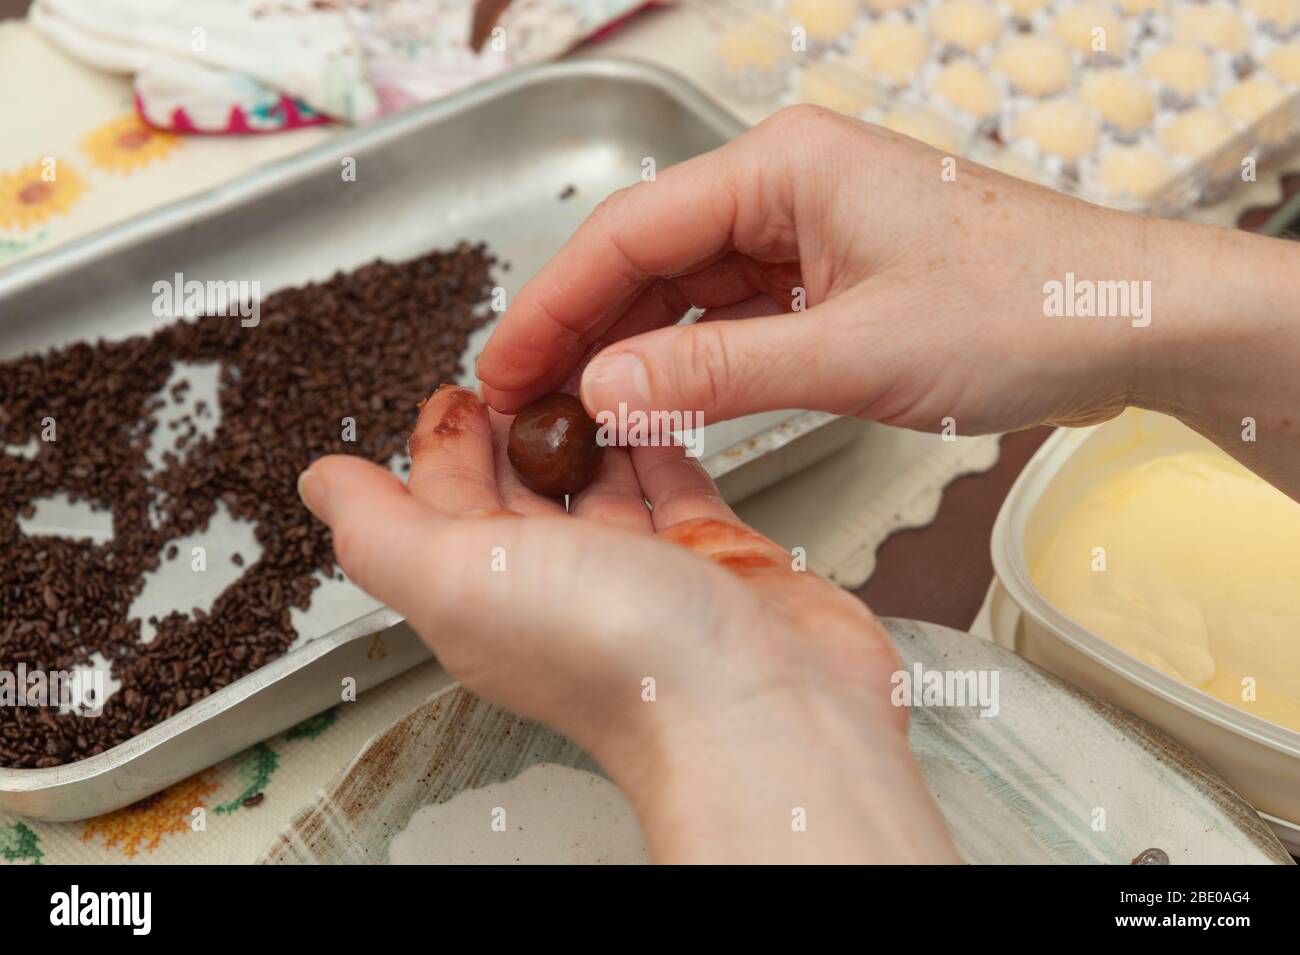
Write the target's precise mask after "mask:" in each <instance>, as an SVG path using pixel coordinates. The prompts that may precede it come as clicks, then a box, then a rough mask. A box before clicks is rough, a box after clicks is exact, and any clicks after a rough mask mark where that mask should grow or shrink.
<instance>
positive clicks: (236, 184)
mask: <svg viewBox="0 0 1300 955" xmlns="http://www.w3.org/2000/svg"><path fill="white" fill-rule="evenodd" d="M572 79H593V80H609V79H613V80H619V81H631V82H634V83H637V84H638V85H640V86H644V87H651V88H653V89H657V90H659V91H661V92H662V93H664V94H665V95H667V96H668V97H669V98H671V99H672V100H674V101H675V102H677V103H678V104H679V105H680V106H681V107H682V108H683V109H684V110H685V111H687V112H689V113H691V114H693V115H695V116H697V117H698V118H699V119H700V120H701V121H702V122H703V123H704V124H706V125H708V126H709V127H710V128H713V129H716V130H717V132H718V133H719V136H720V137H721V138H723V139H724V141H726V140H729V139H733V138H735V137H736V136H738V135H740V134H741V133H743V132H744V131H745V130H746V129H747V128H748V126H747V125H746V124H745V123H744V122H742V121H741V120H740V119H739V118H737V117H736V116H735V115H734V114H732V113H731V112H730V111H728V110H726V109H725V108H724V107H723V106H721V105H720V104H719V103H717V102H716V101H715V100H714V99H712V98H711V97H709V96H708V95H707V94H706V93H704V92H703V91H702V90H700V89H699V88H698V87H696V86H694V85H693V84H691V83H690V82H689V81H688V80H687V79H686V78H685V77H683V76H681V75H680V74H677V73H674V72H671V71H669V70H666V69H664V68H662V67H659V66H657V65H655V64H652V63H647V62H645V61H642V60H637V59H632V58H620V57H607V58H590V59H586V58H584V59H575V60H564V61H560V62H555V63H543V64H538V65H534V66H529V67H522V68H520V69H517V70H512V71H510V72H509V73H506V74H504V75H502V76H500V77H497V78H495V79H492V80H488V81H486V82H484V83H481V84H477V85H475V86H472V87H470V88H468V89H466V90H464V91H462V92H460V93H456V94H453V95H452V96H450V97H448V98H445V99H442V100H436V101H434V102H431V103H426V104H424V105H421V106H417V107H414V108H412V109H410V110H406V111H403V112H401V113H398V114H395V115H393V116H390V117H385V118H384V119H381V120H378V121H377V122H375V123H372V124H368V125H366V126H363V127H357V128H353V129H348V130H345V131H343V132H341V133H339V134H338V135H337V136H332V137H330V138H329V139H327V140H325V141H324V142H322V143H318V144H317V145H315V146H312V147H309V148H307V149H304V150H303V151H302V152H300V153H295V154H293V155H290V156H285V157H282V158H280V159H277V160H274V161H272V162H269V163H267V164H265V165H263V166H259V167H256V168H255V169H253V170H250V171H249V172H248V173H246V174H245V175H243V176H242V177H241V178H239V179H237V180H231V181H227V182H224V183H221V184H218V185H216V186H213V187H212V188H210V189H206V190H203V191H201V192H198V193H195V194H194V195H192V196H187V197H184V198H181V199H178V200H175V201H173V202H170V203H167V204H165V205H162V206H159V207H157V208H156V209H151V210H148V211H146V212H144V213H141V214H140V215H137V216H133V217H131V218H128V219H124V220H122V221H121V222H118V223H115V224H113V225H110V226H107V227H105V228H103V229H100V230H98V231H95V232H92V233H90V234H88V235H85V236H82V237H80V238H77V239H74V240H72V241H70V242H68V243H67V244H66V245H62V246H59V247H57V248H54V249H51V250H48V251H46V252H42V253H38V254H37V255H34V256H32V257H31V258H27V259H22V260H20V261H18V262H15V263H12V264H10V265H8V266H4V267H0V306H2V305H3V303H4V300H5V299H6V298H7V297H8V296H10V295H15V294H18V293H20V292H23V291H25V290H26V289H28V288H31V287H32V286H34V285H37V284H39V283H42V282H46V281H50V280H52V279H55V278H57V276H58V275H59V274H60V273H62V272H64V271H66V270H69V269H73V268H77V267H80V266H85V265H89V264H92V263H94V262H95V261H97V260H99V259H101V258H104V257H107V256H110V255H112V254H113V253H115V252H118V251H120V250H123V249H125V248H129V247H131V246H132V245H134V244H137V243H140V242H145V241H148V240H150V239H155V238H158V237H160V236H162V235H165V234H166V233H168V232H169V231H171V230H173V229H175V228H178V227H182V226H193V225H194V224H196V223H199V222H202V221H204V219H206V218H207V217H209V216H211V215H213V214H216V213H220V212H222V211H224V210H225V209H227V208H229V207H230V206H233V205H242V204H245V203H247V202H250V201H253V200H255V199H257V198H258V197H260V196H262V195H265V194H267V193H269V192H273V191H275V190H276V189H279V188H280V187H282V186H284V185H287V184H289V183H291V182H293V181H295V180H296V179H297V178H299V177H302V176H305V175H311V174H312V173H318V172H320V171H322V170H324V169H326V168H328V169H331V170H332V169H334V168H335V167H336V165H337V162H338V157H339V155H340V154H346V151H347V150H349V149H357V150H360V149H373V148H377V147H382V146H384V145H386V144H388V143H390V142H393V141H395V140H399V139H401V138H403V137H404V136H406V135H407V134H409V133H411V132H414V131H415V130H417V129H419V128H421V127H424V126H427V125H430V124H433V123H438V122H442V121H445V120H447V119H450V118H452V117H454V116H458V115H461V114H463V113H466V112H470V111H472V110H474V109H477V108H479V107H481V106H482V105H484V104H486V103H489V102H491V101H493V100H496V99H499V98H501V97H505V96H508V95H511V94H513V93H515V92H517V91H519V90H521V89H524V88H526V87H529V86H534V85H538V84H540V83H550V82H559V81H564V80H572ZM3 324H4V315H3V312H2V311H0V325H3ZM831 417H833V416H830V415H826V414H824V413H822V412H801V413H797V414H795V415H792V416H791V417H790V418H789V419H786V420H785V421H782V422H779V423H777V425H775V426H773V428H772V429H768V430H776V429H780V428H784V429H785V433H783V434H781V435H778V436H774V439H773V441H770V442H769V443H768V446H767V447H765V448H764V452H765V453H766V452H770V451H773V450H776V449H777V448H779V447H782V446H784V445H786V444H788V443H790V442H792V441H794V440H795V439H796V438H798V437H800V436H801V435H803V434H806V433H808V432H809V431H811V430H814V429H815V428H816V427H818V426H820V425H822V424H824V423H826V421H828V420H829V419H830V418H831ZM767 433H768V432H767V431H764V432H760V435H757V436H755V437H754V438H749V439H746V440H748V441H753V440H755V438H757V437H760V436H761V435H763V434H767ZM742 443H743V442H742ZM732 447H735V446H734V445H733V446H732ZM728 450H729V449H728V448H724V449H722V450H721V451H719V452H717V453H716V455H711V456H710V457H716V456H720V455H723V454H725V453H726V452H727V451H728ZM757 456H759V455H758V454H754V455H753V457H757ZM733 459H734V460H732V461H728V462H726V464H727V466H726V467H725V469H724V471H723V473H726V472H728V471H731V470H734V469H735V468H737V467H739V466H740V465H741V464H743V463H745V460H747V459H746V458H744V456H743V455H741V456H736V455H733ZM706 460H707V459H706ZM715 476H717V475H715ZM403 621H404V618H403V616H402V615H401V614H399V613H398V612H397V611H395V610H393V609H391V608H388V607H379V608H377V609H375V610H372V611H370V612H368V613H366V614H363V615H362V616H360V617H356V618H354V619H352V620H350V621H348V622H347V623H345V624H342V625H341V626H339V627H336V628H334V629H333V630H331V631H328V632H327V633H325V634H322V635H321V636H319V637H316V638H315V639H313V640H311V641H310V642H308V643H305V644H303V645H302V646H300V647H298V648H297V649H295V650H292V651H290V652H288V653H286V654H284V655H283V656H281V657H278V658H277V659H275V660H272V661H271V662H270V663H268V664H266V665H265V666H263V667H261V668H260V669H258V670H254V671H253V672H252V673H249V674H246V675H245V676H243V677H241V678H239V679H238V680H235V681H234V682H233V683H231V684H229V685H227V686H224V687H222V688H221V689H219V690H217V691H216V692H214V693H212V694H211V695H209V696H207V697H205V698H204V699H202V700H200V701H199V702H197V703H195V704H193V705H191V706H188V707H186V708H185V709H183V710H181V711H180V712H178V713H176V714H175V715H173V716H171V717H168V718H167V719H165V720H163V721H161V722H159V723H156V724H154V725H153V726H151V727H149V728H148V729H146V730H145V731H144V732H143V733H140V734H138V735H136V736H133V737H131V738H130V739H128V740H124V741H123V742H121V743H118V744H117V745H116V746H113V747H111V748H109V749H107V750H105V751H104V752H102V753H99V754H97V755H95V756H89V757H87V758H86V759H83V760H78V761H77V762H75V763H65V764H63V765H61V766H51V767H47V768H44V769H31V768H13V767H0V796H5V795H10V794H18V793H33V792H40V791H43V790H57V789H62V788H64V787H67V786H70V785H73V784H76V783H82V782H87V781H89V780H92V779H95V778H97V777H100V776H103V775H106V774H108V773H111V772H113V771H115V770H118V769H120V768H122V767H124V766H126V765H129V764H130V763H132V762H134V761H135V760H137V759H139V758H141V757H143V756H145V755H146V754H148V753H149V752H151V751H152V750H154V749H156V748H158V747H160V746H162V745H163V744H165V743H168V742H170V741H172V740H173V739H175V738H177V737H179V736H181V735H182V734H184V733H186V732H188V731H190V730H191V729H193V728H194V727H196V726H198V725H200V724H202V723H204V722H206V721H208V720H209V719H211V718H213V717H214V716H215V715H217V714H219V713H222V712H225V711H226V710H228V709H232V708H233V707H235V706H236V705H238V704H239V703H240V702H242V701H244V700H246V699H248V698H250V697H252V696H254V695H256V694H258V693H261V692H262V691H263V690H266V689H267V688H268V687H271V686H273V685H274V684H275V683H278V682H280V681H282V680H284V679H286V678H287V677H289V676H290V675H292V674H293V673H295V672H297V671H298V670H300V669H303V668H305V667H306V666H308V665H310V664H311V663H313V662H315V661H316V660H318V659H320V658H322V657H324V656H326V655H327V654H329V653H330V652H332V651H334V650H336V649H337V648H338V647H340V646H342V645H344V644H346V643H349V642H351V641H353V640H357V639H361V638H364V637H368V636H371V635H372V634H375V633H378V632H381V631H384V630H387V629H389V628H391V627H394V626H397V625H399V624H401V623H402V622H403ZM272 735H274V734H272ZM222 758H224V757H222ZM219 759H220V758H219ZM219 759H218V760H216V761H219ZM20 814H22V815H28V814H26V813H20ZM35 818H41V816H40V815H39V814H37V815H36V816H35Z"/></svg>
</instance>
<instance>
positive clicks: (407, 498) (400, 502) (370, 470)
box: [298, 454, 449, 614]
mask: <svg viewBox="0 0 1300 955" xmlns="http://www.w3.org/2000/svg"><path fill="white" fill-rule="evenodd" d="M298 493H299V494H300V495H301V497H302V499H303V503H304V504H306V505H307V508H308V509H309V510H310V511H311V512H312V513H313V514H315V515H316V517H318V518H319V519H320V520H322V521H323V522H324V523H325V524H327V525H328V526H329V528H330V530H331V531H332V532H333V536H334V554H335V556H336V557H337V558H338V562H339V565H340V566H341V567H342V568H343V572H344V573H345V574H347V576H348V578H349V579H351V580H352V581H353V582H354V583H356V584H357V585H358V586H359V587H361V588H362V589H363V590H365V591H366V592H367V593H370V594H373V595H374V596H375V597H377V598H378V599H379V600H381V601H383V602H384V603H385V604H387V605H388V606H390V607H393V608H395V609H396V610H398V611H399V612H401V613H403V614H410V613H411V612H412V611H413V609H414V608H415V607H416V606H418V602H419V600H420V598H421V596H422V595H423V583H422V581H423V575H421V574H418V573H412V568H415V567H427V566H429V563H428V561H427V559H426V558H427V557H428V556H429V553H430V549H431V548H434V547H435V546H436V545H435V544H434V541H435V540H436V538H437V536H438V534H439V532H440V531H441V530H442V528H444V527H445V526H446V525H447V524H448V523H449V521H448V519H447V518H446V517H445V516H442V515H440V514H438V513H437V511H435V510H434V509H432V508H430V507H429V506H428V505H426V504H425V503H423V502H422V501H420V500H418V499H417V498H416V497H415V496H414V495H413V494H411V493H410V491H409V490H408V489H407V488H406V487H405V486H403V484H402V482H401V480H400V479H399V478H397V477H396V476H394V475H393V474H392V473H391V472H390V471H388V470H387V469H386V468H382V467H380V466H379V465H377V464H374V463H372V462H370V461H366V460H365V459H363V458H357V457H351V456H349V455H342V454H336V455H330V456H328V457H324V458H320V459H319V460H317V461H315V462H313V463H312V465H311V467H309V468H307V470H306V471H304V472H303V473H302V475H301V476H300V477H299V478H298Z"/></svg>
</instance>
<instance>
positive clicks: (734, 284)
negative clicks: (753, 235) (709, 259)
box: [672, 252, 803, 311]
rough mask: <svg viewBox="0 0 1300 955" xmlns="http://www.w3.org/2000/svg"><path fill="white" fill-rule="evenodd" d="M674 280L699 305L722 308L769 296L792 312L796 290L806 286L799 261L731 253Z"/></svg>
mask: <svg viewBox="0 0 1300 955" xmlns="http://www.w3.org/2000/svg"><path fill="white" fill-rule="evenodd" d="M672 282H673V284H674V285H676V286H677V288H678V289H679V290H680V291H681V293H682V295H683V296H684V297H685V298H686V299H687V300H688V301H689V302H690V303H691V304H692V305H694V306H695V307H696V308H718V307H720V306H723V305H732V304H734V303H736V302H742V301H744V300H745V299H749V298H753V297H754V296H755V295H768V296H771V297H772V298H774V299H776V300H777V301H778V302H780V303H781V307H782V309H783V310H784V311H789V310H790V308H791V307H792V304H793V302H792V292H793V290H794V289H796V288H802V287H803V276H802V273H801V270H800V268H799V263H798V262H775V263H770V262H760V261H758V260H756V259H754V258H751V257H750V256H748V255H741V254H740V253H739V252H731V253H728V254H727V255H725V256H723V257H722V258H721V259H719V260H718V261H717V262H714V263H713V264H711V265H708V266H705V267H704V268H702V269H699V270H697V271H695V272H689V273H687V274H685V275H678V276H676V277H674V278H673V280H672Z"/></svg>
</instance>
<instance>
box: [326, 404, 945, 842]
mask: <svg viewBox="0 0 1300 955" xmlns="http://www.w3.org/2000/svg"><path fill="white" fill-rule="evenodd" d="M508 429H509V419H508V418H505V417H503V416H501V415H499V414H497V413H495V412H493V413H491V414H489V412H488V410H487V409H486V408H485V407H484V405H483V404H482V403H481V402H480V401H479V400H478V399H477V398H476V397H475V395H474V394H473V393H472V392H469V391H467V390H465V389H460V388H442V389H439V391H438V392H437V393H435V394H434V396H433V397H432V398H431V399H430V400H429V401H428V402H427V403H426V404H425V405H424V407H423V408H422V410H421V413H420V418H419V422H418V425H417V427H416V431H415V434H414V435H413V436H412V439H411V473H410V478H409V482H408V484H407V485H406V486H403V485H402V483H401V482H400V481H399V480H398V479H397V478H396V477H394V476H393V475H392V474H390V473H389V472H388V471H386V470H384V469H382V468H380V467H378V466H376V465H373V464H370V463H369V462H366V461H363V460H361V459H358V458H349V457H343V456H333V457H327V458H323V459H321V460H320V461H317V462H316V463H314V464H313V465H312V466H311V467H310V468H309V469H308V470H307V471H306V472H304V474H303V477H302V480H301V483H300V489H301V492H302V496H303V499H304V501H305V502H306V503H307V505H308V507H309V508H310V509H311V510H312V512H313V513H314V514H316V515H317V516H318V517H319V518H320V519H321V520H323V521H325V522H326V523H327V524H328V525H329V526H330V528H331V529H332V531H333V533H334V546H335V551H336V553H337V555H338V559H339V563H340V564H341V565H342V567H343V569H344V571H345V572H346V573H347V574H348V576H349V577H350V578H351V579H352V580H353V581H355V582H356V583H357V584H359V585H360V586H361V587H363V588H365V589H366V590H367V591H369V592H370V593H372V594H374V595H375V596H376V597H378V598H379V599H380V600H383V601H384V602H385V603H387V604H388V605H390V606H392V607H394V608H396V609H397V610H399V611H401V612H402V613H403V614H404V615H405V616H406V618H407V619H408V621H409V622H410V623H411V625H412V626H413V627H414V628H415V629H416V630H417V631H418V632H419V633H420V635H421V636H422V637H423V638H424V639H425V641H426V642H427V643H428V644H429V646H430V647H431V648H432V649H433V650H434V652H435V653H436V654H437V655H438V658H439V659H440V660H441V662H442V663H443V665H444V666H446V667H447V669H448V670H449V671H450V672H451V673H452V674H453V675H454V676H455V677H456V678H457V679H459V680H460V681H461V682H462V683H463V684H464V685H465V686H466V687H468V688H469V689H471V690H473V691H474V692H476V693H478V694H479V695H481V696H483V697H484V698H486V699H488V700H491V701H492V702H495V703H498V704H500V705H502V706H504V707H506V708H508V709H510V710H513V711H515V712H518V713H521V714H523V715H526V716H529V717H531V718H533V719H537V720H540V721H542V722H545V723H547V724H549V725H550V726H553V727H555V728H556V729H557V730H559V731H560V732H562V733H565V734H566V735H568V736H569V737H571V738H572V739H574V740H575V741H576V742H577V743H579V744H580V745H581V746H583V747H584V748H586V749H587V750H588V751H589V752H591V753H592V754H593V755H594V756H595V757H596V759H597V760H598V761H599V762H600V763H601V765H602V766H603V767H604V768H605V769H606V770H607V771H608V772H609V773H610V775H611V777H612V778H613V779H614V781H615V782H616V783H617V784H618V785H619V786H620V787H621V788H622V789H623V790H624V792H625V793H627V795H628V796H629V798H630V800H631V802H632V804H633V806H634V808H635V809H636V811H637V814H638V818H639V819H640V821H641V824H642V827H643V830H644V832H645V834H646V837H647V840H648V843H649V846H650V850H651V855H652V858H655V859H657V860H660V861H686V860H700V861H703V860H731V861H740V860H751V861H760V860H761V861H779V860H805V861H814V860H815V861H834V860H850V859H857V860H864V861H866V860H878V861H956V859H957V856H956V853H955V850H954V849H953V847H952V845H951V843H950V841H949V839H948V836H947V831H946V829H945V827H944V823H943V820H942V818H941V816H940V815H939V813H938V810H937V809H936V807H935V806H934V803H933V800H932V798H931V797H930V795H929V793H928V791H927V790H926V788H925V784H924V781H923V780H922V778H921V775H920V771H919V770H918V769H917V767H916V764H915V762H914V761H913V760H912V758H911V754H910V751H909V750H908V746H907V739H906V711H905V710H902V709H899V708H897V707H895V706H893V705H892V704H891V703H890V690H891V684H890V677H891V675H892V674H893V673H894V672H895V671H896V670H897V668H898V662H897V658H896V656H895V654H894V651H893V647H892V645H891V644H890V642H889V639H888V637H887V635H886V634H885V633H884V631H883V629H882V628H881V627H880V625H879V623H878V622H877V621H876V619H875V618H874V617H873V616H872V614H871V613H870V611H868V610H867V609H866V607H864V606H863V605H862V604H861V603H860V602H859V601H857V600H856V599H854V598H853V597H852V596H850V595H848V594H846V593H844V592H843V591H841V590H839V588H837V587H835V586H833V585H831V584H829V583H827V582H826V581H824V580H822V579H820V578H818V577H817V576H815V575H813V574H811V573H807V572H801V571H797V570H795V569H793V568H792V561H791V558H790V556H789V555H788V554H787V553H785V552H784V551H783V550H782V549H781V548H780V547H779V546H777V545H776V544H775V543H773V542H772V541H770V540H768V539H767V538H764V537H762V536H761V535H759V534H757V533H755V532H754V531H752V530H750V529H749V528H747V527H745V526H744V525H742V524H741V523H740V522H739V521H738V520H737V519H736V517H735V515H734V514H733V513H732V512H731V510H730V509H729V508H728V507H727V506H726V505H725V504H724V503H723V502H722V500H721V499H720V498H719V496H718V493H717V490H716V488H715V487H714V486H713V483H712V481H711V480H710V479H709V478H708V477H707V475H706V474H705V473H704V471H703V469H702V468H701V467H700V465H699V463H698V462H697V461H696V460H694V459H693V458H689V457H687V456H685V455H684V454H683V452H682V450H681V449H680V448H637V449H633V450H632V451H631V452H630V453H629V452H628V451H627V450H624V449H620V448H608V449H607V450H606V454H605V460H604V462H603V464H602V467H601V471H600V473H599V474H598V476H597V478H596V480H595V481H594V482H593V483H592V484H591V485H590V486H589V487H588V488H587V489H586V490H585V491H583V492H582V493H581V494H579V495H577V496H576V497H575V498H574V499H573V501H572V502H571V504H572V513H571V514H566V513H565V511H564V508H563V507H562V506H561V505H560V504H559V503H557V502H555V501H551V500H547V499H545V498H541V497H538V496H537V495H535V494H533V493H532V492H530V491H528V490H527V489H525V488H524V487H523V486H522V485H521V484H520V483H519V481H518V479H517V478H516V477H515V475H514V473H513V471H512V470H511V467H510V465H509V463H508V462H507V460H506V456H505V441H506V436H507V432H508ZM647 502H648V506H647ZM799 810H802V811H803V812H804V813H805V814H806V819H807V826H806V831H797V828H796V827H795V826H794V825H793V823H794V821H795V820H796V814H797V813H798V811H799Z"/></svg>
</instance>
